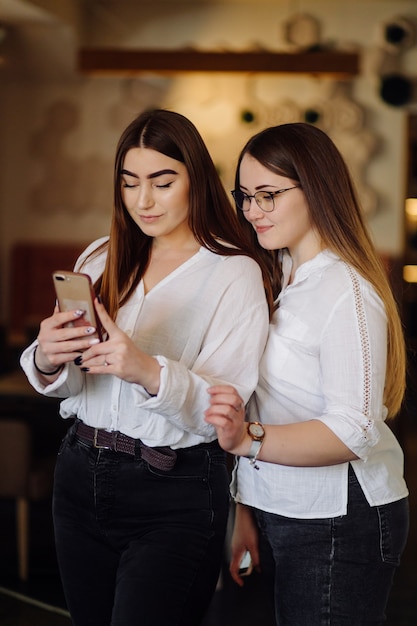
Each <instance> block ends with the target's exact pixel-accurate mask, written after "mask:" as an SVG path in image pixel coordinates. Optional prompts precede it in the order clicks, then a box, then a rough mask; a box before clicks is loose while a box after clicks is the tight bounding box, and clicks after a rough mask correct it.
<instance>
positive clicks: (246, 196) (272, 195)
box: [230, 185, 301, 213]
mask: <svg viewBox="0 0 417 626" xmlns="http://www.w3.org/2000/svg"><path fill="white" fill-rule="evenodd" d="M300 188H301V185H294V186H293V187H287V188H286V189H277V191H263V190H262V189H261V190H259V191H257V192H256V193H254V194H253V196H250V195H249V194H247V193H245V192H244V191H242V190H241V189H233V190H232V191H231V192H230V193H231V194H232V196H233V199H234V201H235V202H236V206H237V208H238V209H239V211H243V213H247V212H248V211H250V201H251V200H252V198H254V199H255V202H256V204H257V205H258V207H259V208H260V209H261V211H263V212H264V213H272V211H273V210H274V209H275V202H274V198H275V196H278V195H279V194H280V193H284V192H285V191H291V189H300ZM238 193H241V194H243V202H244V201H245V200H249V206H248V208H247V209H244V208H243V204H242V206H240V205H239V204H238V202H237V199H236V194H238ZM259 194H263V195H264V196H265V195H267V196H269V197H270V199H271V200H272V209H269V210H268V209H264V208H263V207H261V205H260V204H259V202H258V200H257V198H256V196H259Z"/></svg>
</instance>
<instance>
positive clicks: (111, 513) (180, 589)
mask: <svg viewBox="0 0 417 626" xmlns="http://www.w3.org/2000/svg"><path fill="white" fill-rule="evenodd" d="M228 483H229V476H228V472H227V468H226V459H225V454H224V452H223V451H222V450H221V449H220V448H219V446H218V445H217V444H216V443H214V444H213V443H212V444H208V445H207V446H204V445H203V446H195V447H193V448H186V449H182V450H179V451H178V460H177V463H176V466H175V467H174V469H173V470H171V471H168V472H164V471H160V470H157V469H154V468H153V467H150V466H149V465H148V464H147V463H146V462H145V461H143V460H142V459H141V458H140V451H139V447H138V453H137V455H136V456H129V455H127V454H124V453H121V452H113V451H111V450H105V449H96V448H94V447H93V446H90V445H88V444H85V443H83V442H80V441H79V440H78V439H76V438H75V437H74V435H73V433H72V429H70V431H69V433H68V434H67V436H66V438H65V439H64V441H63V444H62V446H61V449H60V452H59V455H58V460H57V466H56V472H55V486H54V498H53V515H54V525H55V540H56V548H57V556H58V563H59V567H60V572H61V578H62V583H63V587H64V592H65V596H66V600H67V604H68V608H69V611H70V613H71V617H72V620H73V623H74V625H75V626H87V625H88V626H110V625H111V626H151V625H152V626H167V625H168V624H169V625H170V626H174V625H181V626H197V625H198V624H199V623H200V622H201V620H202V618H203V616H204V613H205V611H206V609H207V607H208V605H209V603H210V600H211V598H212V595H213V593H214V590H215V587H216V583H217V579H218V576H219V571H220V567H221V562H222V557H223V543H224V536H225V532H226V524H227V515H228V511H229V488H228Z"/></svg>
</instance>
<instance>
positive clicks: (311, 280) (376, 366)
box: [234, 251, 408, 518]
mask: <svg viewBox="0 0 417 626" xmlns="http://www.w3.org/2000/svg"><path fill="white" fill-rule="evenodd" d="M290 269H291V259H290V257H289V256H288V255H284V259H283V274H284V278H283V290H282V292H281V294H280V296H279V308H278V309H277V311H276V313H275V315H274V318H273V319H272V322H271V325H270V331H269V339H268V343H267V346H266V349H265V353H264V355H263V357H262V360H261V365H260V380H259V385H258V387H257V389H256V392H255V394H254V396H253V398H252V399H251V401H250V405H249V418H250V420H252V421H261V422H264V423H265V424H288V423H294V422H304V421H306V420H312V419H317V420H320V421H321V422H323V423H324V424H325V425H326V426H327V427H328V428H330V429H331V430H332V431H333V432H334V433H335V435H337V437H339V439H340V440H341V441H343V443H345V444H346V446H347V447H348V448H350V450H352V452H354V453H355V455H357V456H358V457H359V459H358V460H355V461H352V463H351V464H352V466H353V469H354V471H355V473H356V476H357V478H358V481H359V483H360V485H361V487H362V489H363V492H364V494H365V496H366V498H367V501H368V502H369V504H370V505H371V506H375V505H382V504H386V503H389V502H393V501H395V500H398V499H401V498H403V497H405V496H406V495H407V494H408V491H407V487H406V484H405V482H404V478H403V453H402V450H401V448H400V445H399V444H398V442H397V440H396V438H395V437H394V435H393V433H392V430H391V429H390V427H389V426H388V425H387V424H386V423H385V419H386V416H387V410H386V407H385V406H384V403H383V394H384V384H385V370H386V357H387V319H386V313H385V308H384V305H383V303H382V301H381V299H380V298H379V296H378V295H377V294H376V292H375V289H374V288H373V287H372V285H370V283H369V282H367V281H366V280H364V278H363V277H361V276H360V275H359V274H358V272H356V271H355V270H354V269H353V268H352V267H350V266H349V265H347V264H346V263H345V262H343V261H342V260H341V259H339V258H338V257H337V256H336V255H334V254H332V253H330V252H329V251H324V252H321V253H320V254H318V255H317V256H316V257H315V258H314V259H312V260H310V261H308V262H306V263H304V264H303V265H301V266H300V267H299V268H298V269H297V272H296V274H295V277H294V281H293V282H292V283H291V284H288V278H289V273H290ZM258 466H259V471H256V470H254V468H253V466H251V465H249V462H248V460H247V459H245V458H241V459H239V465H238V470H237V473H236V474H237V476H236V479H237V480H236V483H237V484H235V486H234V490H235V498H236V500H237V501H238V502H242V503H244V504H249V505H252V506H254V507H257V508H259V509H262V510H264V511H269V512H272V513H276V514H279V515H283V516H286V517H294V518H324V517H334V516H337V515H343V514H345V513H346V510H347V498H348V493H347V486H348V467H349V464H348V463H342V464H340V465H332V466H329V467H288V466H284V465H279V464H274V463H266V462H261V461H258Z"/></svg>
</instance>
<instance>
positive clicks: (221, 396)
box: [204, 385, 250, 455]
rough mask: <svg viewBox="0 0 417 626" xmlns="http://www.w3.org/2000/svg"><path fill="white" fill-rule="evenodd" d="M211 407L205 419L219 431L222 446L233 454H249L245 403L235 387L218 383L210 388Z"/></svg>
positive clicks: (218, 435)
mask: <svg viewBox="0 0 417 626" xmlns="http://www.w3.org/2000/svg"><path fill="white" fill-rule="evenodd" d="M207 391H208V393H209V394H210V408H209V409H207V411H205V413H204V415H205V420H206V422H208V423H209V424H212V425H213V426H214V427H215V428H216V431H217V437H218V440H219V443H220V445H221V447H222V448H223V449H224V450H226V451H227V452H230V453H232V454H238V455H239V454H240V455H244V454H247V452H248V450H249V448H250V438H249V435H248V434H247V429H246V425H245V404H244V402H243V400H242V398H241V397H240V395H239V394H238V393H237V391H236V389H235V388H234V387H231V386H229V385H216V386H213V387H210V388H209V389H208V390H207Z"/></svg>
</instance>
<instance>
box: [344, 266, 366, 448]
mask: <svg viewBox="0 0 417 626" xmlns="http://www.w3.org/2000/svg"><path fill="white" fill-rule="evenodd" d="M345 266H346V269H347V271H348V274H349V276H350V278H351V280H352V286H353V294H354V298H355V307H356V313H357V316H358V325H359V337H360V342H361V347H362V359H363V405H362V411H363V414H364V415H365V416H367V417H368V416H369V414H370V398H371V351H370V347H369V336H368V327H367V323H366V316H365V309H364V306H363V299H362V296H361V289H360V283H359V279H358V276H357V275H356V273H355V271H354V270H353V269H352V268H351V267H350V266H349V265H347V264H345ZM372 427H373V420H371V419H370V418H369V417H368V419H367V420H366V421H365V422H364V423H363V424H362V438H363V439H368V432H369V431H370V430H371V429H372Z"/></svg>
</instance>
